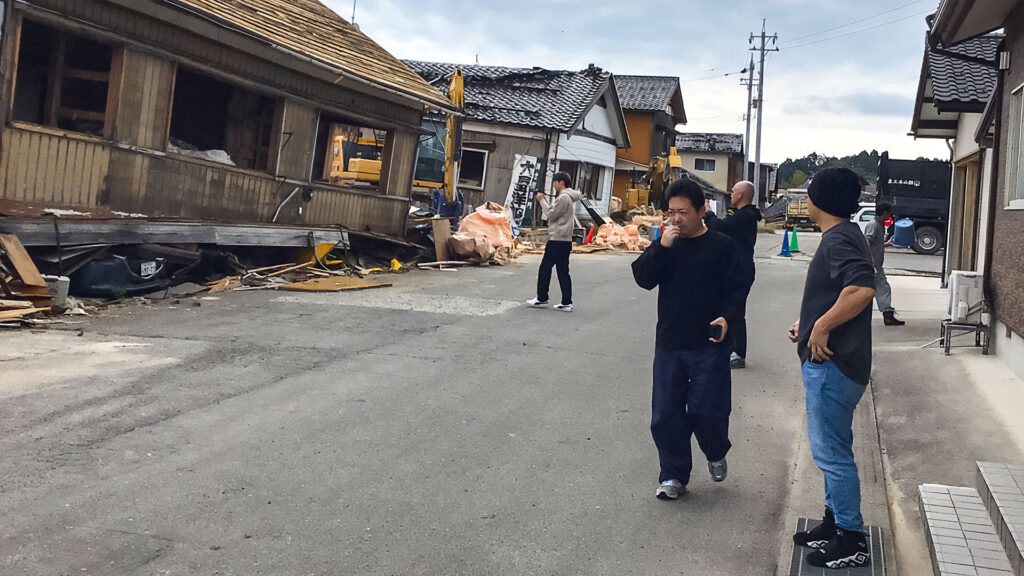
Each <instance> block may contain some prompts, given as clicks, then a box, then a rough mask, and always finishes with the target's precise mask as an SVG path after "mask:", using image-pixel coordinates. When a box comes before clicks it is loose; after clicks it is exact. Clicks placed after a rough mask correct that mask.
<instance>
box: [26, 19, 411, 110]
mask: <svg viewBox="0 0 1024 576" xmlns="http://www.w3.org/2000/svg"><path fill="white" fill-rule="evenodd" d="M31 3H32V4H33V5H36V6H39V7H41V8H45V9H46V10H47V11H50V12H51V14H49V15H48V14H47V13H46V12H45V11H37V10H33V9H32V8H30V7H25V6H21V5H19V6H17V7H16V10H18V11H21V12H22V13H24V14H26V16H27V17H29V18H32V19H35V20H38V21H40V22H43V23H47V24H50V25H59V26H69V27H71V28H73V29H76V28H81V26H80V25H78V26H75V25H73V24H72V22H71V21H70V19H74V20H77V21H78V22H85V23H88V26H89V27H90V28H91V29H92V31H93V32H94V33H95V34H96V35H98V36H108V37H109V36H111V35H113V36H117V37H122V38H126V39H130V40H132V41H134V42H138V43H139V44H140V45H138V46H131V48H133V49H135V50H146V51H151V52H153V53H156V52H157V51H161V52H166V53H167V54H168V55H174V56H175V57H176V58H179V59H181V60H182V62H181V64H182V65H188V66H189V67H193V68H198V69H201V70H203V71H204V72H207V73H210V74H218V73H220V74H229V75H231V76H233V78H232V79H231V80H233V81H243V80H244V81H245V84H244V85H245V87H247V88H250V89H254V90H257V91H262V92H268V93H269V92H273V91H283V92H284V93H287V94H290V95H294V96H296V97H299V98H303V99H307V100H310V101H312V102H322V103H323V104H324V107H328V106H330V107H332V108H333V111H334V112H336V113H338V114H348V115H349V116H352V117H353V118H354V119H361V120H366V121H374V122H377V123H379V124H380V125H381V126H382V127H400V126H405V127H407V128H418V127H419V124H420V118H421V115H422V106H420V105H417V104H415V103H412V102H408V103H407V104H406V105H404V106H403V105H400V104H396V103H394V102H390V101H387V100H384V99H382V98H380V97H379V96H371V95H369V94H365V93H360V92H357V91H354V90H350V89H347V88H344V87H341V86H338V85H337V84H332V83H330V82H325V81H323V80H319V79H316V78H313V77H311V76H308V75H306V74H302V73H299V72H297V71H295V70H291V69H289V68H287V67H284V66H281V65H278V64H275V63H272V62H268V61H267V60H264V59H261V58H258V57H257V56H254V55H253V54H249V53H246V52H244V51H241V50H236V49H233V48H229V47H227V46H225V44H222V43H220V42H217V41H216V40H213V39H211V38H209V37H206V36H202V35H199V34H197V33H195V32H194V31H193V30H194V29H197V28H202V27H203V26H207V25H208V24H207V23H206V22H205V21H202V20H199V19H195V18H190V19H188V20H189V21H188V23H190V24H192V25H193V27H192V28H189V27H185V28H176V27H173V26H169V25H167V24H165V23H162V22H160V21H158V20H155V19H152V18H150V17H147V16H145V15H143V14H141V13H139V12H136V11H133V10H130V9H127V8H123V7H120V6H116V5H114V4H111V3H108V2H100V1H97V0H31ZM52 13H57V14H61V15H62V16H63V17H54V16H53V15H52ZM183 24H184V23H183ZM225 34H227V33H226V32H224V31H223V30H222V29H219V28H218V29H217V32H216V34H215V36H220V37H224V35H225ZM106 41H108V42H110V41H113V42H115V43H116V41H117V39H116V38H107V40H106ZM253 48H254V49H258V50H259V51H263V50H265V47H264V46H262V45H260V44H257V43H255V42H254V44H253ZM278 55H280V54H278Z"/></svg>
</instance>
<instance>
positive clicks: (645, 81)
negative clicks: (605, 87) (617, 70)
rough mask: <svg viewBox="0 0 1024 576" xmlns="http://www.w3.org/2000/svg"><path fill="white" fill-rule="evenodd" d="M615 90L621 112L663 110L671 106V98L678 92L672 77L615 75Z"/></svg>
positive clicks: (677, 82)
mask: <svg viewBox="0 0 1024 576" xmlns="http://www.w3.org/2000/svg"><path fill="white" fill-rule="evenodd" d="M615 89H616V90H617V91H618V92H619V102H621V103H622V109H623V110H665V109H666V108H668V107H669V106H671V105H672V96H673V95H675V93H676V90H679V89H680V88H679V78H676V77H674V76H620V75H618V74H616V75H615Z"/></svg>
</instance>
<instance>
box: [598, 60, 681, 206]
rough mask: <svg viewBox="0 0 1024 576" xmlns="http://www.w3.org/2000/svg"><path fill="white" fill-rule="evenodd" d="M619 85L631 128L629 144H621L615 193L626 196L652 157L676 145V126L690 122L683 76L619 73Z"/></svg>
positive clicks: (624, 109) (622, 102) (617, 83)
mask: <svg viewBox="0 0 1024 576" xmlns="http://www.w3.org/2000/svg"><path fill="white" fill-rule="evenodd" d="M615 87H616V89H617V90H618V92H619V101H620V102H621V104H622V110H623V112H624V114H625V117H626V127H627V129H628V130H629V140H630V144H631V146H630V147H629V148H620V149H619V151H618V157H617V160H616V163H615V184H614V186H613V189H612V193H613V194H614V195H615V196H617V197H619V198H621V199H623V200H624V199H625V197H626V190H627V188H629V185H630V182H631V181H634V180H636V179H638V178H641V177H642V176H643V175H644V174H645V173H646V172H647V169H648V167H649V166H650V164H651V159H652V158H657V157H658V156H667V155H668V151H669V148H671V147H672V146H675V141H676V135H677V132H676V126H677V125H680V124H686V108H685V107H684V106H683V92H682V88H681V87H680V86H679V78H676V77H674V76H621V75H616V76H615Z"/></svg>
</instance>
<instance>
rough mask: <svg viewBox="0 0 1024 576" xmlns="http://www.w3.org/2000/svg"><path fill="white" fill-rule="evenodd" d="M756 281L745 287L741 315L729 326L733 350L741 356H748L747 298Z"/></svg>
mask: <svg viewBox="0 0 1024 576" xmlns="http://www.w3.org/2000/svg"><path fill="white" fill-rule="evenodd" d="M753 284H754V281H753V280H751V281H750V282H749V283H748V284H747V285H746V286H745V287H744V288H743V304H742V306H743V307H742V308H741V309H740V315H739V317H738V318H736V320H734V321H733V323H732V325H730V326H729V333H730V334H732V351H733V352H735V353H736V355H737V356H739V357H740V358H746V357H747V298H748V297H749V296H750V289H751V288H752V287H753Z"/></svg>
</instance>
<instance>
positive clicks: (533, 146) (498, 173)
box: [462, 131, 557, 208]
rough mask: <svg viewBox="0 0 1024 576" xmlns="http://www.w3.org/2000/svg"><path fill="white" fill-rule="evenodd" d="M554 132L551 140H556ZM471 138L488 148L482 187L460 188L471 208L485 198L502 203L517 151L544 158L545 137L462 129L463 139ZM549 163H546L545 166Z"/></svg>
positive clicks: (470, 139)
mask: <svg viewBox="0 0 1024 576" xmlns="http://www.w3.org/2000/svg"><path fill="white" fill-rule="evenodd" d="M556 138H557V136H554V137H553V138H552V140H555V139H556ZM466 140H469V141H472V142H474V143H475V144H476V145H478V146H481V147H486V148H488V154H487V179H486V180H485V181H484V189H483V191H482V192H481V191H478V190H470V189H463V190H462V193H463V195H464V196H465V197H466V202H467V203H469V204H470V206H471V208H476V207H477V206H479V205H480V204H483V203H484V202H497V203H498V204H505V199H506V198H507V197H508V188H509V185H510V184H511V183H512V169H513V167H514V165H515V161H516V154H524V155H526V156H533V157H535V158H537V159H538V160H540V161H543V159H544V148H545V141H544V140H543V139H542V138H539V139H531V138H519V137H516V136H505V135H499V134H488V133H485V132H466V131H464V132H463V141H466ZM554 152H555V146H554V142H552V145H551V154H552V155H554ZM551 168H552V166H551V165H550V164H549V165H548V169H549V170H550V169H551Z"/></svg>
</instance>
